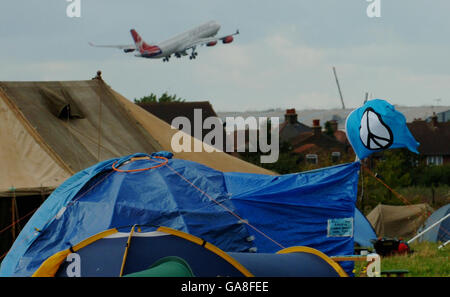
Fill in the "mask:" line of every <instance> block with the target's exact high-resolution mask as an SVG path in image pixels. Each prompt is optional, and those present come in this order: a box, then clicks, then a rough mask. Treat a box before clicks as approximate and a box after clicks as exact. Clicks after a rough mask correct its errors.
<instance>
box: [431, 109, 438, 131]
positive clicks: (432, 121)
mask: <svg viewBox="0 0 450 297" xmlns="http://www.w3.org/2000/svg"><path fill="white" fill-rule="evenodd" d="M437 123H438V117H437V115H436V113H435V112H433V115H432V116H431V124H432V125H433V127H435V128H436V127H437Z"/></svg>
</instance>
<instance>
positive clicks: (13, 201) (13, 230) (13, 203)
mask: <svg viewBox="0 0 450 297" xmlns="http://www.w3.org/2000/svg"><path fill="white" fill-rule="evenodd" d="M12 191H13V193H12V194H13V195H12V197H11V224H12V228H11V235H12V239H13V242H14V241H15V240H16V224H15V222H16V209H15V207H16V192H15V189H14V188H12Z"/></svg>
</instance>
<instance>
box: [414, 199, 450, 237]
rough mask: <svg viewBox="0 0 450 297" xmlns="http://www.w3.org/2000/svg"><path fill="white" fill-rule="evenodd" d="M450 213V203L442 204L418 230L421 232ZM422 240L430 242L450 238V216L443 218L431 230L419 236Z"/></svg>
mask: <svg viewBox="0 0 450 297" xmlns="http://www.w3.org/2000/svg"><path fill="white" fill-rule="evenodd" d="M449 213H450V203H449V204H447V205H444V206H442V207H441V208H439V209H438V210H436V211H435V212H433V213H432V214H431V216H430V217H428V219H427V220H426V221H425V223H424V224H423V226H422V227H421V228H420V229H419V231H417V233H420V232H422V231H424V230H426V229H427V228H430V227H431V226H432V225H433V224H435V223H437V222H438V221H439V220H442V219H443V218H444V217H445V216H447V215H448V214H449ZM419 240H421V241H430V242H438V241H440V242H443V243H445V242H447V241H449V240H450V217H448V218H447V219H444V220H442V221H441V222H440V223H438V224H437V225H436V226H434V227H432V228H431V229H430V230H429V231H427V232H425V233H424V234H423V235H422V236H420V237H419Z"/></svg>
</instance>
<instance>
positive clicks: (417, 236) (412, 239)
mask: <svg viewBox="0 0 450 297" xmlns="http://www.w3.org/2000/svg"><path fill="white" fill-rule="evenodd" d="M449 216H450V213H448V214H447V215H446V216H445V217H443V218H441V219H440V220H439V221H437V222H436V223H434V224H433V225H431V226H430V227H428V228H426V229H425V230H423V231H422V232H420V233H419V234H417V235H416V236H414V237H413V238H411V239H410V240H409V241H408V242H407V243H408V244H410V243H411V242H413V241H414V240H416V239H417V238H419V237H420V236H422V235H423V234H425V233H427V232H428V231H430V230H431V229H432V228H433V227H435V226H436V225H438V224H439V223H440V222H442V221H443V220H445V219H446V218H448V217H449Z"/></svg>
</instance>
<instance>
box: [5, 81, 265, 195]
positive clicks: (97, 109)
mask: <svg viewBox="0 0 450 297" xmlns="http://www.w3.org/2000/svg"><path fill="white" fill-rule="evenodd" d="M0 111H1V112H0V121H1V123H2V125H0V137H1V139H2V141H1V142H0V160H2V170H1V171H0V197H5V196H6V197H10V196H11V195H12V192H14V194H15V195H16V196H21V195H25V196H29V195H31V194H37V195H41V194H42V192H45V193H47V194H48V193H50V192H51V191H52V190H54V189H55V188H56V187H57V186H59V185H60V184H61V183H62V182H63V181H64V180H65V179H67V178H68V177H69V176H71V175H73V174H74V173H75V172H78V171H80V170H83V169H85V168H87V167H89V166H92V165H94V164H95V163H97V162H100V161H103V160H107V159H111V158H117V157H119V156H124V155H129V154H133V153H136V152H142V153H152V152H156V151H160V150H166V151H171V150H172V149H171V138H172V135H174V134H175V133H176V132H177V131H178V130H176V129H172V128H171V126H170V125H168V124H167V123H165V122H164V121H162V120H160V119H158V118H157V117H155V116H154V115H152V114H150V113H148V112H147V111H145V110H144V109H142V108H140V107H139V106H137V105H136V104H134V103H132V102H131V101H129V100H128V99H126V98H124V97H123V96H121V95H120V94H118V93H117V92H115V91H114V90H113V89H111V88H110V87H109V86H108V85H107V84H106V83H105V82H104V81H103V80H102V79H101V78H100V77H98V78H96V79H92V80H86V81H61V82H59V81H53V82H0ZM193 142H194V140H192V143H193ZM192 151H193V150H192ZM176 157H177V158H180V159H188V160H192V161H196V162H199V163H202V164H204V165H207V166H209V167H211V168H214V169H217V170H222V171H239V172H251V173H265V174H273V173H272V172H270V171H268V170H265V169H263V168H260V167H258V166H256V165H253V164H250V163H247V162H245V161H243V160H240V159H238V158H235V157H233V156H230V155H228V154H226V153H223V152H213V153H206V152H205V153H193V152H192V153H190V152H181V153H177V154H176Z"/></svg>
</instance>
